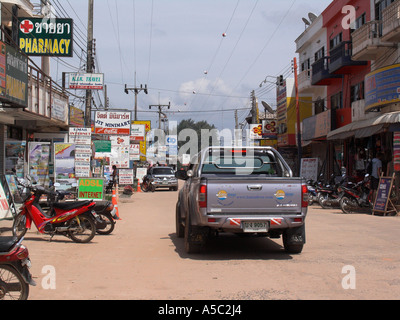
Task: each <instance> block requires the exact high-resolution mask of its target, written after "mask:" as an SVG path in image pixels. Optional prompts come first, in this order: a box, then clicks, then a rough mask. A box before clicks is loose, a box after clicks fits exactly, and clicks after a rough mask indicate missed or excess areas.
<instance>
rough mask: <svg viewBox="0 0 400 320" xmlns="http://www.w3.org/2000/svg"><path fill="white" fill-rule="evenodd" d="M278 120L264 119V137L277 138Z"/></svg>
mask: <svg viewBox="0 0 400 320" xmlns="http://www.w3.org/2000/svg"><path fill="white" fill-rule="evenodd" d="M277 127H278V126H277V122H276V120H263V121H262V129H263V131H262V136H263V138H269V139H276V134H277Z"/></svg>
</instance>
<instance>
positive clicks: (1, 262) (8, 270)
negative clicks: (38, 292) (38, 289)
mask: <svg viewBox="0 0 400 320" xmlns="http://www.w3.org/2000/svg"><path fill="white" fill-rule="evenodd" d="M22 241H23V238H21V239H20V240H18V238H17V237H1V238H0V300H27V299H28V296H29V285H31V286H36V283H35V281H33V279H32V275H31V273H30V272H29V268H30V267H31V261H30V259H29V251H28V249H27V248H26V247H25V246H23V245H22Z"/></svg>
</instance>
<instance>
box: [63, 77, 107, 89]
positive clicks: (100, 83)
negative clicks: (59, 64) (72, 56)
mask: <svg viewBox="0 0 400 320" xmlns="http://www.w3.org/2000/svg"><path fill="white" fill-rule="evenodd" d="M69 88H70V89H78V90H103V89H104V74H102V73H96V74H95V73H86V74H78V73H70V74H69Z"/></svg>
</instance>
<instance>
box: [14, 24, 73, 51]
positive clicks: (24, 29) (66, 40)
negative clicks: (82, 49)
mask: <svg viewBox="0 0 400 320" xmlns="http://www.w3.org/2000/svg"><path fill="white" fill-rule="evenodd" d="M19 21H20V24H19V48H20V49H21V50H22V51H23V52H25V53H26V54H27V55H28V56H52V57H72V56H73V20H72V19H59V18H56V19H43V18H19Z"/></svg>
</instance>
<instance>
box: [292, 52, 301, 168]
mask: <svg viewBox="0 0 400 320" xmlns="http://www.w3.org/2000/svg"><path fill="white" fill-rule="evenodd" d="M293 67H294V83H295V91H296V114H297V148H298V151H297V153H298V162H299V164H298V165H299V176H300V171H301V158H302V157H303V149H302V145H301V128H300V98H299V82H298V76H297V69H298V66H297V59H296V58H294V60H293Z"/></svg>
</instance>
